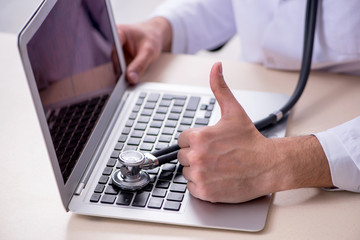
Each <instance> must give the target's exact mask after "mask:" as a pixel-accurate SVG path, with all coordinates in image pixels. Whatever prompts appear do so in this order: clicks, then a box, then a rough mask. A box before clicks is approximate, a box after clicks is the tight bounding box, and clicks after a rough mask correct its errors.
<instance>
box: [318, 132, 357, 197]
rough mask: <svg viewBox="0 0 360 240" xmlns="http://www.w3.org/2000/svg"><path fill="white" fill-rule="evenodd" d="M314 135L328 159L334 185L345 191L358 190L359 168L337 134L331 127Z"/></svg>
mask: <svg viewBox="0 0 360 240" xmlns="http://www.w3.org/2000/svg"><path fill="white" fill-rule="evenodd" d="M314 135H315V136H316V137H317V139H318V140H319V142H320V144H321V146H322V148H323V150H324V152H325V155H326V157H327V159H328V162H329V167H330V172H331V178H332V182H333V184H334V186H336V187H338V188H340V189H343V190H347V191H353V192H360V179H359V178H360V176H359V173H358V171H359V169H358V168H357V166H356V165H355V163H354V161H353V160H352V159H351V156H350V155H349V153H348V152H347V150H346V148H345V146H344V144H343V142H342V141H341V139H340V138H339V137H338V135H337V134H336V133H334V132H333V131H332V130H331V129H330V130H327V131H324V132H320V133H317V134H314Z"/></svg>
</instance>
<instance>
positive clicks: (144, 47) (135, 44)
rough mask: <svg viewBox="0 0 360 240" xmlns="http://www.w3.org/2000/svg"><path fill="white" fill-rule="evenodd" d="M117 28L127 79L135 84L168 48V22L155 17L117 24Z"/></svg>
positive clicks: (169, 44)
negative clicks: (143, 20) (128, 23)
mask: <svg viewBox="0 0 360 240" xmlns="http://www.w3.org/2000/svg"><path fill="white" fill-rule="evenodd" d="M117 30H118V35H119V39H120V42H121V44H122V47H123V51H124V55H125V60H126V62H127V64H128V67H127V71H126V77H127V80H128V81H129V82H130V83H131V84H136V83H138V82H139V81H140V77H141V75H142V74H143V73H144V71H145V70H146V69H147V68H148V66H149V65H150V64H151V63H152V62H153V61H155V60H156V59H157V58H158V57H159V55H160V53H161V52H162V51H169V50H170V48H171V37H172V33H171V31H172V30H171V26H170V23H169V22H168V21H167V20H166V19H165V18H162V17H155V18H153V19H150V20H148V21H146V22H142V23H138V24H134V25H118V26H117Z"/></svg>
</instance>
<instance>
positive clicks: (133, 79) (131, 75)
mask: <svg viewBox="0 0 360 240" xmlns="http://www.w3.org/2000/svg"><path fill="white" fill-rule="evenodd" d="M129 80H130V82H131V83H132V84H136V83H138V82H139V75H138V74H137V73H136V72H130V73H129Z"/></svg>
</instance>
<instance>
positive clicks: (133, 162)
mask: <svg viewBox="0 0 360 240" xmlns="http://www.w3.org/2000/svg"><path fill="white" fill-rule="evenodd" d="M145 159H146V158H145V155H144V154H143V153H141V152H138V151H132V150H129V151H125V152H122V153H120V155H119V158H118V161H119V164H120V169H118V170H116V171H115V172H114V173H113V175H112V181H113V184H114V185H116V186H117V187H119V188H121V189H123V190H129V191H136V190H139V189H141V188H143V187H145V186H146V185H147V184H148V183H149V182H150V177H149V174H148V173H147V172H144V171H142V166H143V164H144V162H145Z"/></svg>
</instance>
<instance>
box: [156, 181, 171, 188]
mask: <svg viewBox="0 0 360 240" xmlns="http://www.w3.org/2000/svg"><path fill="white" fill-rule="evenodd" d="M169 186H170V182H169V181H162V180H159V181H158V182H157V183H156V186H155V187H157V188H164V189H168V188H169Z"/></svg>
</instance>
